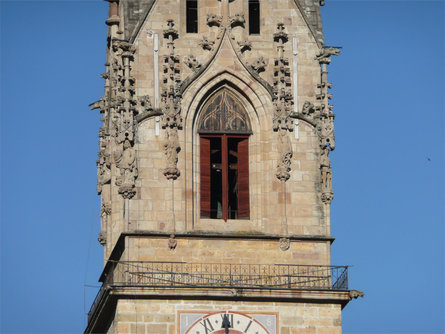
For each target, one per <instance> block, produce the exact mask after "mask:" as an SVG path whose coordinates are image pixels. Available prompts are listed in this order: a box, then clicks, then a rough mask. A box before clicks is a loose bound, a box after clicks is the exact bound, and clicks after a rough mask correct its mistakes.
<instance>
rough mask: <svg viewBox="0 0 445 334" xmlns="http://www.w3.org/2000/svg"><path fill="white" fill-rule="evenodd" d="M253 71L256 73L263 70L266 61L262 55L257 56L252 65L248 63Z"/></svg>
mask: <svg viewBox="0 0 445 334" xmlns="http://www.w3.org/2000/svg"><path fill="white" fill-rule="evenodd" d="M250 67H252V69H253V70H254V71H256V72H257V73H259V72H262V71H264V68H265V67H266V61H265V60H264V58H263V57H260V58H258V59H257V60H256V61H255V62H254V63H253V64H252V65H250Z"/></svg>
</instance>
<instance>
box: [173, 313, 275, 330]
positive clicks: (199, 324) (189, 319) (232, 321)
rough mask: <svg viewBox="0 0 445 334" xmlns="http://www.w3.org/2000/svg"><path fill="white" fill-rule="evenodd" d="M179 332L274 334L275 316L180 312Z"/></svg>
mask: <svg viewBox="0 0 445 334" xmlns="http://www.w3.org/2000/svg"><path fill="white" fill-rule="evenodd" d="M180 322H181V326H180V327H181V329H180V332H181V334H275V332H276V330H275V328H276V316H275V315H271V314H244V313H240V312H233V311H222V312H215V313H209V314H193V313H182V314H181V317H180Z"/></svg>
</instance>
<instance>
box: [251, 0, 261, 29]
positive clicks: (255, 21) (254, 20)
mask: <svg viewBox="0 0 445 334" xmlns="http://www.w3.org/2000/svg"><path fill="white" fill-rule="evenodd" d="M259 33H260V1H259V0H249V35H253V34H259Z"/></svg>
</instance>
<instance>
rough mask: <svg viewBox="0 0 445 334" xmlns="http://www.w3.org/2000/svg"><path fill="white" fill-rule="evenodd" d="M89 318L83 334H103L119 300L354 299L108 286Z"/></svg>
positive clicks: (343, 294) (330, 294)
mask: <svg viewBox="0 0 445 334" xmlns="http://www.w3.org/2000/svg"><path fill="white" fill-rule="evenodd" d="M102 289H103V291H102V294H100V297H99V299H98V300H97V304H96V307H95V308H94V309H93V310H92V313H91V314H89V317H88V318H89V321H88V327H87V328H86V330H85V333H103V332H104V331H106V330H107V326H109V323H108V322H107V314H108V313H109V312H113V310H114V309H115V307H116V304H117V301H118V300H119V299H130V298H131V299H169V300H175V299H177V300H186V299H191V300H197V299H201V300H228V301H258V302H287V303H301V302H303V303H304V302H306V303H318V304H340V305H341V307H342V308H344V307H345V306H346V305H347V304H348V302H349V301H350V300H351V299H352V298H353V297H351V294H350V291H348V290H345V291H329V290H301V289H258V288H251V289H233V288H197V287H191V288H183V287H181V288H178V287H172V288H169V287H150V286H143V287H141V286H129V285H126V286H122V285H109V286H104V287H102Z"/></svg>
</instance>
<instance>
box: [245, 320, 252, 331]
mask: <svg viewBox="0 0 445 334" xmlns="http://www.w3.org/2000/svg"><path fill="white" fill-rule="evenodd" d="M250 325H252V320H250V321H249V323H248V324H247V327H246V329H245V330H244V332H246V333H247V330H248V329H249V327H250Z"/></svg>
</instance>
